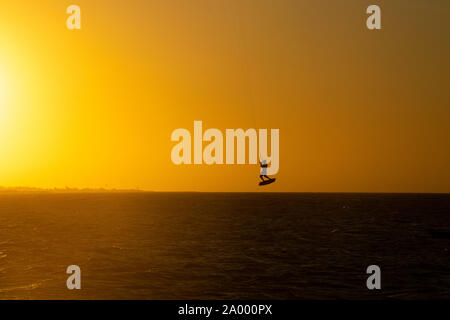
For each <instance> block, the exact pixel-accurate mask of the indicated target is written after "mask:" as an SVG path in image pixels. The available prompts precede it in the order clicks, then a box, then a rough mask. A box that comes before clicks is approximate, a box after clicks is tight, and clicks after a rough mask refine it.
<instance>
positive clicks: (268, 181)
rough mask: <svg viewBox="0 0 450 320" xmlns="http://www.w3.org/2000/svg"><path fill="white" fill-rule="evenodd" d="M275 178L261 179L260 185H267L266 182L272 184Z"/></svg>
mask: <svg viewBox="0 0 450 320" xmlns="http://www.w3.org/2000/svg"><path fill="white" fill-rule="evenodd" d="M275 180H276V179H275V178H272V179H269V180H264V181H261V182H260V183H259V185H260V186H265V185H266V184H271V183H272V182H275Z"/></svg>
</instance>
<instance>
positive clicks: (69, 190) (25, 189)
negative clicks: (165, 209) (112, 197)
mask: <svg viewBox="0 0 450 320" xmlns="http://www.w3.org/2000/svg"><path fill="white" fill-rule="evenodd" d="M138 192H139V193H144V192H153V191H146V190H139V189H107V188H69V187H66V188H35V187H0V194H5V193H8V194H9V193H138Z"/></svg>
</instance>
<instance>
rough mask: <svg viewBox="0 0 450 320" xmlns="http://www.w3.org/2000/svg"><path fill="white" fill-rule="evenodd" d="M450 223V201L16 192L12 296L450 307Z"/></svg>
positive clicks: (6, 222) (3, 268)
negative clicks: (376, 274)
mask: <svg viewBox="0 0 450 320" xmlns="http://www.w3.org/2000/svg"><path fill="white" fill-rule="evenodd" d="M449 218H450V195H425V194H415V195H414V194H410V195H402V194H268V193H255V194H244V193H235V194H230V193H228V194H227V193H134V194H132V193H130V194H126V193H116V194H113V193H110V194H105V193H99V194H4V195H0V299H336V298H345V299H380V298H397V299H423V298H424V299H428V298H441V299H442V298H444V299H449V298H450V265H449V262H450V255H449V254H450V251H449V250H450V222H449ZM72 264H75V265H79V266H80V268H81V278H82V279H81V286H82V289H81V290H72V291H70V290H68V289H67V287H66V279H67V277H68V275H67V274H66V273H65V272H66V268H67V266H69V265H72ZM372 264H375V265H379V266H380V268H381V277H382V278H381V286H382V289H381V290H368V289H367V287H366V279H367V277H368V275H367V274H366V268H367V266H369V265H372Z"/></svg>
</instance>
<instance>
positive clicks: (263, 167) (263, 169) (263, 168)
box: [259, 160, 272, 182]
mask: <svg viewBox="0 0 450 320" xmlns="http://www.w3.org/2000/svg"><path fill="white" fill-rule="evenodd" d="M259 164H260V165H261V173H260V175H259V178H260V179H261V180H262V181H263V182H264V181H266V180H264V178H267V179H268V180H272V178H270V177H269V176H267V162H266V160H263V161H262V162H261V161H260V162H259Z"/></svg>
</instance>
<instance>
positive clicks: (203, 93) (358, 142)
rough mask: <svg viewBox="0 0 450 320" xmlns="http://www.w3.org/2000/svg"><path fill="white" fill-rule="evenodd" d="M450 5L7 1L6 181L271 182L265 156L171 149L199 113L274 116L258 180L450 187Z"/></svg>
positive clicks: (3, 42) (322, 188)
mask: <svg viewBox="0 0 450 320" xmlns="http://www.w3.org/2000/svg"><path fill="white" fill-rule="evenodd" d="M38 2H42V3H38ZM70 4H77V5H79V6H80V7H81V10H82V30H76V31H69V30H67V28H66V25H65V20H66V19H67V14H66V13H65V10H66V8H67V6H68V5H70ZM370 4H379V5H380V6H381V8H382V26H383V29H382V30H380V31H369V30H367V29H366V27H365V19H366V15H365V8H366V7H367V6H368V5H370ZM449 16H450V3H449V2H448V1H446V0H433V1H425V0H410V1H406V0H403V1H401V0H398V1H360V0H348V1H345V2H341V1H331V0H329V1H324V0H319V1H300V0H296V1H294V0H293V1H288V0H281V1H268V0H267V1H266V0H258V1H256V0H242V1H232V0H229V1H210V0H209V1H208V0H203V1H197V0H171V1H162V0H158V1H140V0H139V1H138V0H129V1H126V2H125V1H118V0H115V1H111V0H108V1H106V0H96V1H87V0H75V1H70V2H66V1H61V0H47V1H31V0H26V1H20V2H19V1H12V0H11V1H9V0H5V1H2V2H1V3H0V185H2V186H33V187H65V186H69V187H91V188H97V187H106V188H141V189H145V190H155V191H186V190H193V191H260V190H262V189H261V188H260V187H258V186H257V182H258V174H259V169H258V167H257V166H255V165H213V166H208V165H197V166H194V165H181V166H176V165H174V164H173V163H172V161H171V158H170V154H171V149H172V147H173V146H174V145H175V143H174V142H172V141H170V135H171V133H172V131H173V130H175V129H177V128H187V129H189V130H191V132H193V122H194V120H202V121H203V127H204V129H207V128H218V129H221V130H222V132H223V133H225V129H226V128H244V129H247V128H279V129H280V171H279V173H278V174H277V179H278V181H277V182H276V183H275V184H272V185H271V186H270V187H266V188H265V189H264V191H300V192H450V166H449V163H450V148H449V141H450V124H449V120H450V106H449V101H450V99H449V98H450V97H449V95H450V93H449V92H450V90H449V82H450V81H449V79H448V76H449V75H450V62H449V59H448V57H449V56H450V42H449V41H448V39H449V35H450V19H448V17H449Z"/></svg>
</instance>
